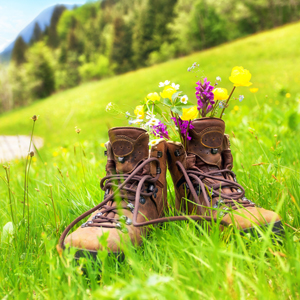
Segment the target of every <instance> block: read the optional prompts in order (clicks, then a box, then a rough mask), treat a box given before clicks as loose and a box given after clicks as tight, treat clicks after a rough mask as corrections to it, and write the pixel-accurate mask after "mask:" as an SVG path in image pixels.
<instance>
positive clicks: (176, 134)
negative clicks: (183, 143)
mask: <svg viewBox="0 0 300 300" xmlns="http://www.w3.org/2000/svg"><path fill="white" fill-rule="evenodd" d="M161 115H162V117H163V118H164V119H165V121H166V123H167V124H168V123H169V121H168V119H167V118H166V116H165V115H164V113H162V114H161ZM170 126H171V129H172V130H173V132H174V134H175V136H178V133H177V132H176V130H175V129H174V128H173V126H172V125H170Z"/></svg>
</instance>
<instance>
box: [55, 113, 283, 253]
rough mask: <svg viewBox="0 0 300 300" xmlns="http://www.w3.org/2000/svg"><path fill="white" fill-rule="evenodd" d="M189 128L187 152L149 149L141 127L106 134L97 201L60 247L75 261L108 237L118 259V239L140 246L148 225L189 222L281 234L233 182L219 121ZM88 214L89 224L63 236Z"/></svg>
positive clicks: (277, 223)
mask: <svg viewBox="0 0 300 300" xmlns="http://www.w3.org/2000/svg"><path fill="white" fill-rule="evenodd" d="M191 124H192V126H191V128H192V129H189V136H190V138H191V139H190V140H187V147H186V149H187V150H186V151H185V149H184V147H183V145H182V144H181V143H178V142H166V141H165V140H163V139H161V140H159V141H158V142H157V144H156V145H154V146H152V147H151V149H150V151H149V146H148V145H149V135H148V133H147V131H145V130H144V129H141V128H134V127H117V128H112V129H110V130H109V142H107V143H106V148H107V151H106V155H107V164H106V172H107V175H106V176H105V177H104V178H102V180H101V182H100V186H101V189H102V190H104V191H105V195H104V201H103V202H102V203H100V204H99V205H97V206H95V207H94V208H92V209H90V210H89V211H87V212H86V213H84V214H83V215H81V216H80V217H78V218H77V219H76V220H74V221H73V222H72V223H71V224H70V225H69V226H68V227H67V228H66V230H65V231H64V232H63V234H62V236H61V238H60V246H61V247H62V248H65V245H66V244H69V245H70V247H75V248H76V249H77V252H76V256H77V257H78V256H80V255H81V254H83V253H85V252H86V251H88V252H89V253H91V254H92V255H93V256H95V255H96V254H97V250H99V249H102V245H101V244H100V242H99V239H100V237H101V236H102V235H103V234H104V233H105V232H109V235H108V238H107V250H108V251H109V252H110V253H114V254H118V253H119V252H120V246H121V243H122V242H123V241H131V242H132V243H133V244H134V245H140V244H141V242H142V236H143V235H144V236H145V235H146V233H147V231H148V230H149V227H148V225H151V224H157V223H163V222H170V221H183V220H188V219H193V220H196V221H205V220H206V221H212V220H213V219H214V220H215V221H217V220H218V219H219V224H220V226H228V225H230V224H234V225H235V226H237V228H238V229H239V230H241V231H244V232H251V231H253V230H254V228H255V227H256V226H261V227H266V226H269V225H270V224H271V225H272V226H273V227H272V231H273V232H274V233H280V232H281V230H282V222H281V218H280V217H279V215H277V214H276V213H275V212H272V211H270V210H265V209H263V208H261V207H259V206H257V205H256V204H255V203H253V202H252V201H250V200H248V199H247V198H246V197H245V190H244V188H243V187H242V186H241V185H240V184H238V183H237V180H236V176H235V174H234V173H233V172H232V167H233V158H232V155H231V150H230V144H229V139H228V136H227V135H225V134H224V133H225V123H224V121H223V120H221V119H217V118H202V119H197V120H194V121H192V123H191ZM167 167H168V169H169V171H170V173H171V176H172V179H173V183H174V188H175V198H176V200H175V208H176V210H177V212H178V216H174V217H165V212H166V208H167V207H168V201H167V181H166V172H167ZM88 215H90V217H89V219H88V221H87V222H85V223H83V224H82V225H81V226H80V227H79V228H78V229H77V230H75V231H74V232H73V233H71V234H70V235H69V236H67V234H68V232H69V231H70V229H71V228H72V227H73V226H74V225H75V224H76V223H78V222H79V221H81V220H82V219H84V218H85V217H87V216H88ZM102 250H103V249H102Z"/></svg>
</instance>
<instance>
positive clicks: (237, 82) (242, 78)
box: [229, 67, 252, 87]
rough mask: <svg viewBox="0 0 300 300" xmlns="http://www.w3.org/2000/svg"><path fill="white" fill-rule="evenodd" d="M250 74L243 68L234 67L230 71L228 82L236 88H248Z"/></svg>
mask: <svg viewBox="0 0 300 300" xmlns="http://www.w3.org/2000/svg"><path fill="white" fill-rule="evenodd" d="M250 79H251V73H250V72H249V71H248V70H246V69H244V68H243V67H234V68H233V69H232V71H231V76H230V77H229V80H230V81H231V82H232V83H233V85H234V86H235V87H237V86H250V85H252V83H251V82H250Z"/></svg>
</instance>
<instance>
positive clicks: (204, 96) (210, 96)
mask: <svg viewBox="0 0 300 300" xmlns="http://www.w3.org/2000/svg"><path fill="white" fill-rule="evenodd" d="M196 84H197V86H196V93H195V94H196V98H197V104H198V107H197V109H198V110H199V111H201V112H202V117H205V116H206V114H207V113H208V112H209V111H210V110H211V109H212V105H213V104H215V101H214V93H213V92H212V91H213V89H214V86H212V85H211V84H210V81H207V78H206V77H205V78H204V79H203V82H201V80H199V81H198V82H197V83H196Z"/></svg>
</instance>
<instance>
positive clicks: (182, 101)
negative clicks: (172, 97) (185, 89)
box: [180, 95, 189, 104]
mask: <svg viewBox="0 0 300 300" xmlns="http://www.w3.org/2000/svg"><path fill="white" fill-rule="evenodd" d="M188 100H189V98H188V96H187V95H184V96H182V97H181V98H180V102H181V103H182V104H187V102H188Z"/></svg>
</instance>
